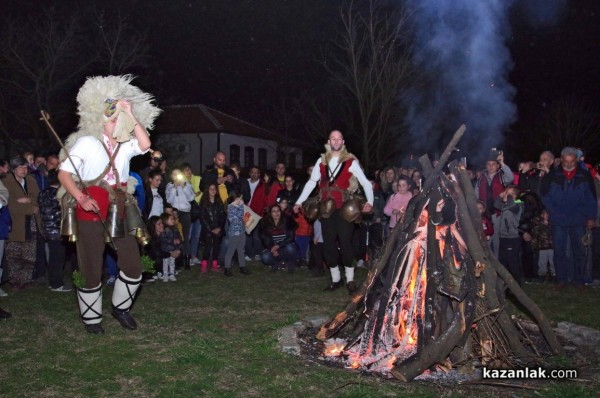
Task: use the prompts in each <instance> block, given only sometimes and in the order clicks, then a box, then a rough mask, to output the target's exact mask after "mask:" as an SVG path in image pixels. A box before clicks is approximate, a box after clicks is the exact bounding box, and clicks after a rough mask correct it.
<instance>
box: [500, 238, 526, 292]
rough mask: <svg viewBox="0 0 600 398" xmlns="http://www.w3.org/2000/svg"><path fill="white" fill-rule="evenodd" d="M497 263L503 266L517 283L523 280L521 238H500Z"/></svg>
mask: <svg viewBox="0 0 600 398" xmlns="http://www.w3.org/2000/svg"><path fill="white" fill-rule="evenodd" d="M498 261H500V263H502V265H504V266H505V267H506V268H507V269H508V271H509V272H510V273H511V275H512V276H513V278H515V279H516V280H517V282H519V283H521V282H522V280H523V267H522V266H521V238H520V237H519V238H500V247H499V251H498Z"/></svg>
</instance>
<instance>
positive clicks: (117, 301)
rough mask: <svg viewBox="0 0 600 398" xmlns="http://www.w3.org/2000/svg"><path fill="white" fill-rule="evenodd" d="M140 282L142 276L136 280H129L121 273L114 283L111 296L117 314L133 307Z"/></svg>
mask: <svg viewBox="0 0 600 398" xmlns="http://www.w3.org/2000/svg"><path fill="white" fill-rule="evenodd" d="M141 282H142V276H141V275H140V277H139V278H137V279H130V278H128V277H127V276H125V274H124V273H123V272H122V271H119V276H118V277H117V280H116V282H115V287H114V290H113V295H112V305H113V307H114V308H115V309H116V310H118V311H119V312H127V311H129V309H130V308H131V306H132V305H133V300H134V299H135V294H136V292H137V291H138V289H139V287H140V284H141Z"/></svg>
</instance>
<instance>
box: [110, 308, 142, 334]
mask: <svg viewBox="0 0 600 398" xmlns="http://www.w3.org/2000/svg"><path fill="white" fill-rule="evenodd" d="M111 314H112V316H114V317H115V319H116V320H117V321H119V323H120V324H121V326H123V327H124V328H125V329H129V330H135V329H137V323H136V322H135V319H133V317H132V316H131V314H130V313H129V311H124V312H120V311H119V310H117V309H116V308H113V310H112V313H111Z"/></svg>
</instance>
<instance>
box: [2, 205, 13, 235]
mask: <svg viewBox="0 0 600 398" xmlns="http://www.w3.org/2000/svg"><path fill="white" fill-rule="evenodd" d="M11 231H12V217H11V216H10V211H9V210H8V207H6V206H2V208H1V209H0V240H5V239H8V234H9V233H10V232H11Z"/></svg>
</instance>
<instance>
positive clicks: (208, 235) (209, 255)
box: [200, 184, 225, 273]
mask: <svg viewBox="0 0 600 398" xmlns="http://www.w3.org/2000/svg"><path fill="white" fill-rule="evenodd" d="M218 192H219V190H218V188H217V185H216V184H210V185H208V187H206V189H205V190H204V193H203V194H202V199H200V210H201V215H200V223H201V224H202V237H203V240H204V253H203V255H202V262H201V263H200V272H202V273H206V272H208V264H209V261H212V262H211V270H212V271H215V272H216V271H219V249H220V247H221V240H222V236H223V229H224V228H225V207H224V206H223V202H222V201H221V196H220V195H219V194H218Z"/></svg>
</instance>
